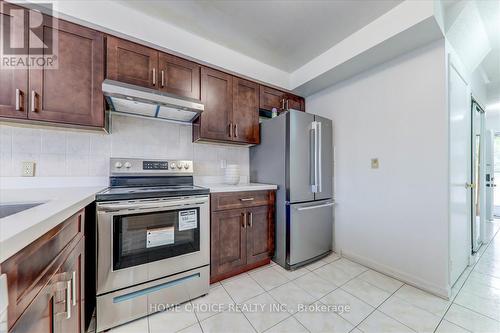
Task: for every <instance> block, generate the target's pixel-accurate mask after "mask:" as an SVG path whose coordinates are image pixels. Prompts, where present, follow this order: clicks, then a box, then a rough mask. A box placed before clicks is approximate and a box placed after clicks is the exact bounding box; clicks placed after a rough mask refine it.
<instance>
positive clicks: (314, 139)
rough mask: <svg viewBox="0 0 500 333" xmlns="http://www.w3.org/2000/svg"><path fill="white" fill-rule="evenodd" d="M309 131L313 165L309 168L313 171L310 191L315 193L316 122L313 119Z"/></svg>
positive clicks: (316, 187) (316, 167) (316, 160)
mask: <svg viewBox="0 0 500 333" xmlns="http://www.w3.org/2000/svg"><path fill="white" fill-rule="evenodd" d="M311 133H312V135H313V137H312V144H313V147H312V149H311V152H312V155H313V158H312V164H313V165H312V168H311V170H312V171H313V176H312V185H311V191H312V192H313V193H317V192H318V123H317V122H316V121H313V122H312V123H311Z"/></svg>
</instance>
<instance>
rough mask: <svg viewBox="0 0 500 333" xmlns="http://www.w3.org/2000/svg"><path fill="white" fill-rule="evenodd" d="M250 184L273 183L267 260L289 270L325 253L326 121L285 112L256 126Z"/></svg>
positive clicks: (329, 156)
mask: <svg viewBox="0 0 500 333" xmlns="http://www.w3.org/2000/svg"><path fill="white" fill-rule="evenodd" d="M260 133H261V144H260V145H258V146H254V147H251V149H250V172H251V174H250V178H251V181H256V182H265V183H272V184H277V185H278V191H277V194H276V250H275V256H274V258H273V260H274V261H275V262H276V263H278V264H280V265H281V266H283V267H285V268H287V269H294V268H297V267H300V266H302V265H305V264H307V263H309V262H312V261H314V260H316V259H319V258H321V257H322V256H325V255H327V254H328V253H329V252H330V251H331V248H332V229H333V208H332V206H333V204H334V203H333V178H332V172H333V130H332V121H331V120H330V119H327V118H323V117H320V116H317V115H314V114H311V113H305V112H302V111H296V110H290V111H289V112H286V113H284V114H282V115H280V116H278V117H276V118H272V119H270V120H265V121H263V122H262V124H261V131H260Z"/></svg>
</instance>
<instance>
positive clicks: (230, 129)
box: [229, 123, 233, 138]
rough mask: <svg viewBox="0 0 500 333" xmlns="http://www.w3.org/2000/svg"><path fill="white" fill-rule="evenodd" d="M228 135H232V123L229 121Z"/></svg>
mask: <svg viewBox="0 0 500 333" xmlns="http://www.w3.org/2000/svg"><path fill="white" fill-rule="evenodd" d="M229 137H230V138H232V137H233V123H229Z"/></svg>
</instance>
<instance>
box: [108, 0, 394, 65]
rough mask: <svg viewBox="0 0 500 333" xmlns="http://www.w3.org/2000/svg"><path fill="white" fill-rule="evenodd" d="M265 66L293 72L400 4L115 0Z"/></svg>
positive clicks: (383, 0)
mask: <svg viewBox="0 0 500 333" xmlns="http://www.w3.org/2000/svg"><path fill="white" fill-rule="evenodd" d="M116 1H118V2H120V3H122V4H124V5H125V6H128V7H130V8H132V9H134V10H137V11H140V12H143V13H145V14H147V15H149V16H152V17H155V18H158V19H160V20H163V21H167V22H169V23H171V24H173V25H175V26H178V27H179V28H181V29H184V30H187V31H189V32H191V33H193V34H196V35H199V36H201V37H204V38H206V39H208V40H211V41H213V42H215V43H218V44H220V45H223V46H226V47H228V48H230V49H232V50H235V51H238V52H240V53H243V54H245V55H247V56H249V57H252V58H254V59H257V60H259V61H261V62H263V63H265V64H268V65H271V66H273V67H276V68H279V69H281V70H284V71H286V72H292V71H294V70H296V69H297V68H299V67H301V66H302V65H304V64H305V63H307V62H309V61H310V60H312V59H314V58H315V57H316V56H318V55H320V54H321V53H323V52H324V51H326V50H328V49H329V48H331V47H332V46H334V45H335V44H337V43H338V42H340V41H341V40H343V39H344V38H346V37H348V36H349V35H351V34H352V33H353V32H355V31H357V30H359V29H360V28H362V27H364V26H365V25H367V24H368V23H370V22H372V21H373V20H375V19H376V18H378V17H379V16H381V15H383V14H384V13H386V12H387V11H389V10H390V9H392V8H393V7H395V6H396V5H398V4H399V3H400V2H401V0H370V1H353V0H335V1H324V0H309V1H307V0H295V1H288V0H268V1H250V0H247V1H229V0H226V1H223V0H212V1H194V0H170V1H156V0H116Z"/></svg>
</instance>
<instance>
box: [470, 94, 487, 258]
mask: <svg viewBox="0 0 500 333" xmlns="http://www.w3.org/2000/svg"><path fill="white" fill-rule="evenodd" d="M475 112H479V118H476V114H475ZM470 119H471V146H470V148H471V168H470V171H471V177H470V179H471V182H472V183H473V184H474V188H472V189H471V216H470V217H471V246H472V253H473V254H475V253H476V252H477V251H479V249H480V248H481V245H483V244H484V239H485V230H484V229H485V220H486V215H485V213H486V212H485V209H486V201H485V200H486V188H485V185H486V183H485V177H486V172H485V167H486V163H485V157H486V155H485V135H486V128H485V122H486V118H485V111H484V108H483V107H482V106H481V104H480V103H479V101H478V100H477V99H476V98H475V97H474V95H472V96H471V114H470ZM475 119H479V121H480V124H479V135H480V137H479V170H478V171H479V174H478V175H476V154H477V152H476V135H477V134H476V123H475ZM476 180H477V181H476ZM477 193H479V230H475V225H476V223H477V221H476V219H477V207H476V195H477ZM478 231H479V235H477V236H476V233H477V232H478ZM475 238H478V244H477V248H475V245H476V244H475Z"/></svg>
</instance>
